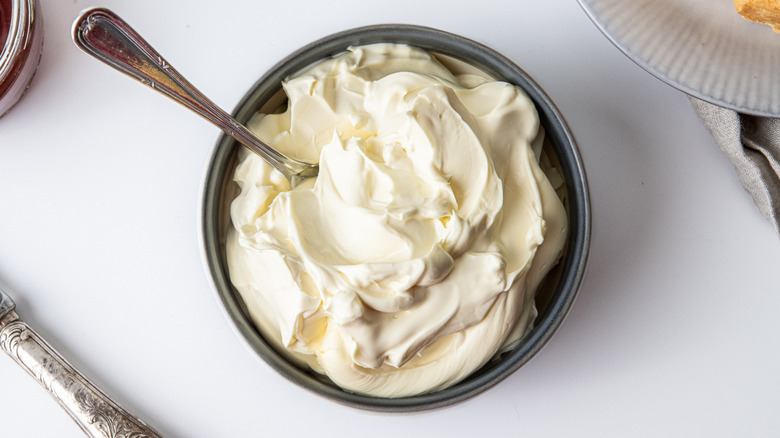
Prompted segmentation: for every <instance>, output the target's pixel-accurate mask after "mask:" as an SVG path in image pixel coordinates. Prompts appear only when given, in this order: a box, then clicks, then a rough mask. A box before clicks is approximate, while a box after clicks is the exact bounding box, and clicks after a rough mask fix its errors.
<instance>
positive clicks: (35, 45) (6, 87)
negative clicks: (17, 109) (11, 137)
mask: <svg viewBox="0 0 780 438" xmlns="http://www.w3.org/2000/svg"><path fill="white" fill-rule="evenodd" d="M42 46H43V22H42V19H41V16H40V8H39V6H38V1H37V0H0V117H2V116H4V115H5V114H6V113H7V112H8V110H10V109H11V108H12V107H13V106H14V105H15V104H16V103H17V102H18V101H19V99H21V98H22V96H23V95H24V93H25V92H26V91H27V89H28V88H29V86H30V82H31V81H32V78H33V76H35V72H36V70H37V69H38V63H39V62H40V60H41V47H42Z"/></svg>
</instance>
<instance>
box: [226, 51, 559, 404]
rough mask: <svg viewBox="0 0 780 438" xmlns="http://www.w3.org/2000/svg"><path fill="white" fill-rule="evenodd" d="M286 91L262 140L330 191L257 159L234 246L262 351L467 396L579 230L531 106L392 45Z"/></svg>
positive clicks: (257, 120) (244, 178)
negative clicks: (453, 387)
mask: <svg viewBox="0 0 780 438" xmlns="http://www.w3.org/2000/svg"><path fill="white" fill-rule="evenodd" d="M283 86H284V91H285V93H286V94H287V97H288V106H287V109H286V110H285V111H284V112H282V113H280V114H269V115H264V114H258V115H257V116H255V117H254V118H253V119H252V120H251V122H250V124H249V126H250V128H251V129H252V130H254V131H255V132H256V133H257V134H258V136H259V137H260V138H262V139H264V140H266V141H268V142H269V143H270V144H272V145H273V146H274V147H276V148H277V149H279V150H280V151H282V152H283V153H285V154H288V155H290V156H292V157H295V158H298V159H301V160H303V161H309V162H318V163H319V165H320V172H319V176H318V177H317V178H316V179H312V180H310V181H308V182H307V184H303V185H300V186H296V187H295V189H292V190H291V188H290V186H289V184H288V183H287V181H286V180H285V179H284V177H283V176H282V175H281V174H279V173H278V172H277V171H276V170H274V169H273V168H271V166H269V165H268V164H266V163H265V162H264V161H263V160H262V159H260V158H258V157H256V156H254V155H252V154H249V153H246V152H242V154H241V157H240V163H239V164H238V166H237V168H236V171H235V176H234V179H235V181H236V182H237V183H238V186H239V187H240V189H241V191H240V194H239V195H238V196H237V197H236V198H235V200H234V201H233V203H232V205H231V218H232V223H233V229H232V231H231V232H230V233H229V236H228V262H229V267H230V275H231V279H232V281H233V283H234V285H235V286H236V288H237V289H238V290H239V291H240V293H241V295H242V297H243V299H244V300H245V302H246V304H247V307H248V309H249V311H250V313H251V315H252V317H253V319H254V320H255V322H256V324H257V325H258V327H259V328H260V330H261V332H262V333H263V334H264V336H265V337H266V338H267V339H269V340H270V341H271V342H273V343H274V344H275V345H276V346H277V348H279V349H280V350H282V351H285V352H286V354H288V355H289V356H290V357H291V358H292V359H293V360H295V361H298V362H300V363H302V364H303V363H305V364H308V365H309V366H310V367H312V368H313V369H315V370H316V371H319V372H322V373H325V374H327V375H328V376H329V377H330V378H331V379H332V380H333V381H334V382H336V383H337V384H338V385H340V386H341V387H343V388H345V389H347V390H350V391H356V392H361V393H366V394H372V395H377V396H387V397H398V396H408V395H414V394H419V393H424V392H429V391H433V390H436V389H440V388H443V387H446V386H448V385H450V384H453V383H455V382H457V381H459V380H461V379H463V378H464V377H466V376H468V375H469V374H470V373H471V372H473V371H474V370H476V369H478V368H479V367H480V366H482V365H483V364H484V363H485V362H486V361H487V360H489V359H490V358H491V357H492V356H494V355H495V354H496V352H498V351H499V350H500V349H501V348H502V347H506V346H507V345H509V344H510V343H512V342H514V341H516V340H517V339H519V338H520V337H521V336H522V335H523V334H524V333H526V332H527V330H528V329H529V328H530V327H531V325H532V322H533V319H534V318H535V316H536V309H535V306H534V300H533V297H534V294H535V291H536V289H537V286H538V285H539V283H540V281H541V279H542V278H543V277H544V275H545V274H546V272H547V271H548V270H549V269H550V268H551V267H552V266H553V265H554V264H555V263H556V261H557V259H558V257H559V255H560V252H561V249H562V247H563V243H564V241H565V238H566V222H567V221H566V215H565V211H564V209H563V206H562V203H561V201H560V199H559V198H558V196H557V195H556V192H555V190H554V188H553V187H552V186H551V184H550V182H549V180H548V178H547V177H546V176H545V174H544V173H543V172H542V170H541V169H540V167H539V164H538V160H539V156H538V155H537V154H535V153H534V149H533V148H532V144H536V145H537V146H538V145H539V144H540V143H539V139H540V132H539V131H540V128H539V119H538V116H537V113H536V110H535V108H534V106H533V104H532V102H531V101H530V99H529V98H528V97H527V96H526V95H525V94H524V93H523V92H522V91H521V90H520V89H519V88H517V87H515V86H513V85H510V84H507V83H504V82H497V81H493V80H490V79H488V78H486V77H484V76H480V75H474V74H462V75H455V74H454V73H453V72H451V71H450V70H448V69H447V68H445V67H444V65H442V63H441V62H439V61H438V60H437V59H436V58H435V57H433V56H432V55H430V54H429V53H427V52H425V51H423V50H420V49H417V48H414V47H410V46H406V45H392V44H378V45H370V46H363V47H355V48H351V49H349V50H348V51H347V52H345V53H344V54H342V55H339V56H336V57H334V58H332V59H328V60H324V61H321V62H319V63H317V64H314V65H312V66H311V67H309V68H307V69H305V70H304V71H302V72H300V73H298V74H296V75H295V76H294V77H291V78H289V79H287V80H286V81H285V82H284V84H283ZM535 141H536V143H535Z"/></svg>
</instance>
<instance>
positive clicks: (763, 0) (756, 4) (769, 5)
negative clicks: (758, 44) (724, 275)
mask: <svg viewBox="0 0 780 438" xmlns="http://www.w3.org/2000/svg"><path fill="white" fill-rule="evenodd" d="M734 5H735V6H736V7H737V12H739V14H740V15H742V16H743V17H745V18H747V19H748V20H750V21H755V22H758V23H763V24H767V25H769V26H772V29H774V30H775V32H777V33H780V0H734Z"/></svg>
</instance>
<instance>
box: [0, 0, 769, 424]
mask: <svg viewBox="0 0 780 438" xmlns="http://www.w3.org/2000/svg"><path fill="white" fill-rule="evenodd" d="M41 3H42V4H41V6H42V12H43V15H44V22H45V44H44V56H43V62H42V64H41V66H40V70H39V72H38V75H37V77H36V78H35V81H34V83H33V86H32V88H31V90H30V92H29V94H28V95H27V96H25V98H24V99H23V100H22V101H21V103H20V104H19V105H18V106H17V107H16V108H15V109H14V110H12V111H11V113H9V114H8V115H7V116H5V117H4V118H2V119H0V286H2V287H3V288H4V289H6V290H8V291H9V292H11V293H12V294H13V296H14V298H15V300H16V302H17V309H18V312H19V314H20V315H21V316H22V318H23V319H25V320H26V321H27V322H28V323H30V324H31V325H32V326H33V327H34V328H36V329H37V330H38V331H39V332H40V333H41V334H42V335H43V336H44V337H45V338H46V339H47V340H48V341H49V342H50V343H51V344H52V345H53V346H54V347H55V348H57V349H58V350H59V351H60V352H62V353H63V354H64V355H65V356H67V357H68V358H69V359H70V361H71V362H72V363H73V364H74V365H75V366H76V367H77V368H79V369H80V370H81V371H82V372H83V373H84V374H86V375H87V376H89V377H90V378H92V379H93V380H94V381H95V382H96V383H97V384H98V385H99V386H101V387H102V388H103V389H104V390H105V391H106V392H108V393H109V394H111V395H113V396H114V397H115V398H116V399H117V400H118V401H119V402H120V403H121V404H123V405H125V406H126V407H128V408H129V409H130V410H132V411H133V412H135V413H137V414H138V415H139V416H141V417H142V418H144V419H145V420H146V421H147V422H149V423H150V424H151V425H153V426H154V427H155V428H157V429H158V430H159V431H160V432H161V433H162V434H163V435H164V436H166V437H193V438H195V437H204V438H205V437H286V436H306V435H310V434H316V435H318V436H340V437H358V436H374V437H383V436H387V437H398V436H425V437H445V436H448V437H452V436H486V435H487V434H491V435H492V434H497V435H499V436H523V437H571V436H600V437H624V436H632V437H643V436H644V437H658V436H685V437H689V436H707V437H714V436H722V437H733V436H741V437H744V436H773V435H775V436H776V434H777V433H780V416H779V415H777V413H778V411H780V377H778V370H780V348H778V345H780V318H778V309H780V277H779V276H778V271H779V270H778V267H779V266H780V239H778V235H777V233H776V232H775V231H774V229H773V228H772V226H771V225H770V224H769V223H768V222H767V221H766V220H764V218H762V217H761V216H760V214H759V213H758V211H757V209H756V208H755V206H754V205H753V203H752V200H751V199H750V197H749V196H748V195H747V193H746V192H744V191H743V189H742V188H741V186H740V184H739V182H738V180H737V177H736V175H735V172H734V170H733V167H732V166H731V164H730V163H729V162H728V160H727V159H726V158H725V157H724V156H723V155H722V153H721V152H720V151H719V150H718V148H717V146H716V145H715V143H714V141H713V140H712V138H711V136H710V134H709V132H707V131H706V129H705V128H704V127H703V125H702V124H701V123H700V121H699V120H698V119H697V117H696V115H695V114H694V112H693V110H692V108H691V106H690V103H689V102H688V99H687V97H686V96H685V95H683V94H682V93H680V92H678V91H676V90H674V89H673V88H671V87H669V86H667V85H665V84H663V83H661V82H660V81H658V80H657V79H655V78H654V77H652V76H651V75H650V74H648V73H646V72H645V71H643V70H641V69H640V68H639V67H637V66H636V65H635V64H633V63H632V62H631V61H630V60H628V59H627V58H626V57H624V56H623V55H622V54H621V53H620V52H619V51H618V50H617V49H616V48H615V47H613V46H612V45H611V44H610V43H609V42H608V40H607V39H606V38H605V37H604V36H603V35H601V34H600V33H599V31H598V30H597V29H596V27H595V26H594V25H593V24H592V23H591V22H590V21H589V20H588V18H587V16H586V15H585V13H584V12H583V11H582V10H581V9H580V7H579V5H578V4H577V3H576V2H575V1H574V0H549V1H530V0H520V1H490V0H481V1H479V2H474V1H468V2H463V1H453V0H449V1H428V2H424V1H420V0H394V1H392V2H385V3H375V4H371V3H367V2H364V1H361V2H356V1H347V0H341V1H337V0H332V1H309V2H301V1H277V2H270V1H250V0H223V1H220V2H214V1H209V2H206V1H200V0H167V1H165V2H161V1H152V0H134V1H119V0H106V1H104V2H102V3H101V4H100V5H102V6H107V7H109V8H111V9H113V10H114V11H116V12H117V13H118V14H120V15H121V16H123V17H124V18H125V19H127V20H128V21H129V22H130V23H131V25H133V26H134V27H135V28H136V30H138V31H139V32H140V33H141V34H143V35H144V36H146V38H147V39H148V40H149V41H150V42H151V43H152V44H153V45H154V46H155V47H157V48H158V49H159V50H160V52H161V53H162V54H163V55H164V56H166V58H167V59H168V61H170V63H171V64H173V65H174V66H175V67H176V68H178V69H179V70H180V71H181V72H182V73H183V74H184V75H185V76H187V77H188V78H189V79H191V81H192V82H193V83H194V84H195V85H196V86H198V87H199V88H200V89H201V90H202V91H203V92H205V94H207V95H209V96H210V97H212V99H213V100H214V101H215V102H217V103H219V104H221V105H222V106H224V107H226V108H228V109H232V108H233V106H234V105H235V103H236V102H237V101H238V100H239V99H240V98H241V96H242V95H243V93H244V92H245V91H246V89H247V88H248V87H249V86H250V85H251V84H252V83H254V81H255V80H256V79H257V78H258V77H259V76H260V75H261V74H262V73H263V72H264V71H265V70H267V69H268V68H269V67H271V66H272V65H273V64H274V63H276V62H277V61H278V60H280V59H281V58H282V57H284V56H285V55H287V54H288V53H290V52H291V51H293V50H294V49H297V48H298V47H300V46H302V45H304V44H306V43H309V42H311V41H313V40H315V39H318V38H320V37H322V36H325V35H327V34H330V33H333V32H336V31H340V30H344V29H347V28H351V27H357V26H362V25H367V24H377V23H387V22H402V23H414V24H422V25H427V26H432V27H437V28H440V29H443V30H447V31H450V32H455V33H458V34H461V35H464V36H466V37H469V38H472V39H475V40H477V41H479V42H482V43H484V44H487V45H488V46H491V47H493V48H495V49H497V50H498V51H500V52H502V53H504V54H505V55H507V56H508V57H509V58H511V59H513V60H514V61H515V62H517V63H518V64H519V65H520V66H522V67H523V68H524V69H525V70H526V71H527V72H528V73H530V74H531V75H532V76H533V77H534V78H535V79H536V80H537V82H539V83H540V85H541V86H542V87H543V88H545V89H546V91H547V92H548V94H549V95H550V96H551V97H552V99H553V100H554V101H555V102H556V103H557V104H558V106H559V107H560V109H561V111H562V112H563V114H564V116H565V117H566V118H567V119H568V122H569V124H570V125H571V128H572V130H573V131H574V133H575V135H576V137H577V139H578V141H579V146H580V149H581V151H582V155H583V159H584V162H585V166H586V168H587V172H588V176H589V180H590V187H591V195H592V199H593V212H594V227H593V240H592V251H591V257H590V265H589V270H588V273H587V275H586V278H585V281H584V284H583V286H582V289H581V291H580V295H579V297H578V300H577V302H576V303H575V306H574V308H573V310H572V312H571V313H570V316H569V318H568V319H567V320H566V322H565V323H564V325H563V326H562V327H561V329H560V331H559V332H558V334H557V335H556V337H555V338H554V339H553V340H552V341H551V343H550V344H548V346H547V347H546V348H545V349H544V350H543V351H542V352H541V353H540V354H539V355H538V356H537V357H536V358H534V359H533V360H532V361H531V362H530V363H529V364H527V365H526V366H525V367H523V368H522V369H521V370H520V371H518V372H517V373H515V374H514V375H512V376H511V377H510V378H509V379H507V380H506V381H504V382H503V383H501V384H500V385H499V386H497V387H496V388H494V389H492V390H490V391H488V392H487V393H485V394H483V395H481V396H479V397H477V398H475V399H472V400H470V401H468V402H466V403H463V404H460V405H457V406H455V407H451V408H447V409H443V410H439V411H435V412H427V413H422V414H416V415H378V414H373V413H366V412H362V411H357V410H354V409H351V408H346V407H342V406H340V405H336V404H334V403H332V402H330V401H327V400H324V399H321V398H319V397H317V396H314V395H311V394H309V393H308V392H305V391H303V390H301V389H299V388H298V387H296V386H294V385H293V384H291V383H289V382H287V381H286V380H283V379H282V378H281V377H279V376H277V375H276V374H274V373H273V372H272V371H270V369H269V368H267V367H266V366H265V365H264V364H262V363H261V362H260V361H259V359H257V358H256V357H255V356H254V355H253V353H251V352H250V351H249V350H248V349H247V348H245V346H244V344H243V341H241V340H240V339H239V338H238V337H237V335H235V333H234V332H233V329H232V328H231V326H230V324H229V323H228V321H227V319H226V318H225V316H224V315H223V312H222V310H221V309H220V307H219V305H218V302H217V299H216V297H215V295H214V294H213V292H212V291H211V289H210V287H209V284H208V281H207V278H206V275H205V273H204V269H203V266H202V263H201V259H200V254H199V246H198V245H199V243H198V239H199V236H198V231H199V230H198V228H197V219H196V218H197V212H198V203H199V197H200V185H201V179H202V176H203V172H204V169H205V166H206V164H207V160H208V158H209V156H210V153H211V149H212V147H213V145H214V143H215V140H216V139H217V136H218V133H217V130H216V128H214V127H213V126H211V125H210V124H209V123H207V122H205V121H202V120H201V119H199V118H198V117H197V116H195V115H193V114H191V113H190V112H189V111H187V110H185V109H183V108H180V107H178V106H177V105H176V104H174V103H173V102H172V101H169V100H168V99H165V98H163V97H161V96H160V95H158V94H156V93H154V92H152V91H151V90H149V89H147V88H145V87H143V86H142V85H140V84H138V83H136V82H134V81H132V80H130V79H128V78H127V77H125V76H124V75H122V74H120V73H118V72H116V71H114V70H112V69H110V68H108V67H106V66H104V65H102V64H100V63H99V62H97V61H95V60H93V59H92V58H90V57H88V56H87V55H85V54H83V53H81V52H80V51H79V50H78V49H76V47H75V46H74V45H73V43H72V42H71V40H70V26H71V23H72V21H73V19H74V18H75V17H76V15H77V14H78V13H79V12H80V11H81V10H83V9H85V8H87V7H89V6H93V4H92V3H88V2H85V1H83V0H60V1H54V0H42V2H41ZM0 436H2V437H3V438H5V437H8V438H26V437H44V436H50V437H54V436H56V437H66V438H67V437H74V438H75V437H80V436H82V433H81V432H80V430H79V429H78V428H77V426H76V425H75V424H74V423H73V422H72V421H71V420H70V418H69V417H68V416H67V415H66V414H65V413H64V411H62V410H61V409H60V408H59V407H58V406H57V404H56V403H55V402H54V401H53V400H52V399H51V398H50V397H49V395H48V394H47V393H46V392H45V391H44V390H43V389H42V388H41V387H39V386H38V384H37V383H36V382H35V381H34V380H32V379H31V378H29V377H28V376H27V375H26V374H25V372H24V371H23V370H22V369H21V368H19V367H18V366H17V365H16V364H15V363H14V362H13V361H12V360H11V359H10V358H7V357H0Z"/></svg>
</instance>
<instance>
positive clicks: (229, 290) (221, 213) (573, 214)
mask: <svg viewBox="0 0 780 438" xmlns="http://www.w3.org/2000/svg"><path fill="white" fill-rule="evenodd" d="M374 43H400V44H409V45H413V46H417V47H420V48H422V49H426V50H428V51H430V52H433V53H436V54H441V55H445V56H450V57H453V58H455V59H457V60H460V61H464V62H466V63H467V64H470V65H472V66H474V67H477V68H478V69H480V70H482V71H483V72H485V73H487V74H489V75H491V76H493V77H495V78H496V79H499V80H503V81H506V82H509V83H512V84H514V85H517V86H519V87H520V88H522V89H523V90H524V91H525V92H526V93H527V94H528V95H529V96H530V98H531V100H532V101H533V102H534V104H535V105H536V109H537V111H538V112H539V117H540V121H541V124H542V126H543V127H544V129H545V132H546V142H547V144H546V145H545V147H546V148H548V153H550V155H551V156H552V159H553V160H556V161H557V163H558V165H559V166H558V167H559V170H560V171H561V173H562V175H563V178H564V186H565V196H564V204H565V206H566V208H567V211H568V214H569V238H568V241H567V243H566V247H565V249H564V254H563V256H562V258H561V261H560V263H559V264H558V265H557V267H556V268H555V269H554V270H553V271H552V272H551V273H550V274H548V276H547V279H546V280H545V283H544V284H543V285H542V288H541V289H540V295H539V296H538V297H537V306H538V308H539V316H538V317H537V318H536V321H535V325H534V328H533V329H532V330H531V331H530V332H529V333H528V334H526V336H525V337H524V338H523V339H522V340H521V341H520V342H519V344H518V345H517V346H515V348H513V349H512V350H510V351H508V352H506V353H504V354H502V355H500V356H499V357H496V358H493V359H492V360H490V361H489V362H488V363H487V364H485V365H484V366H483V367H482V368H481V369H479V370H478V371H476V372H474V373H473V374H472V375H471V376H469V377H468V378H466V379H465V380H463V381H461V382H459V383H457V384H455V385H453V386H450V387H448V388H445V389H442V390H440V391H436V392H433V393H429V394H422V395H417V396H412V397H402V398H381V397H372V396H368V395H362V394H355V393H352V392H348V391H345V390H343V389H341V388H339V387H338V386H336V385H335V384H334V383H333V382H331V381H330V380H329V379H328V378H327V377H325V376H323V375H320V374H318V373H316V372H314V371H311V370H306V369H301V368H299V367H297V366H295V365H293V364H292V363H291V362H289V361H288V360H287V359H286V358H285V357H284V356H283V355H282V354H280V353H279V352H278V351H276V350H275V349H274V348H272V347H271V345H270V344H269V343H268V342H266V340H265V339H264V338H263V337H262V335H260V333H259V332H258V330H257V329H256V327H255V325H254V324H253V322H252V320H251V318H250V317H249V313H248V312H247V310H246V308H245V305H244V303H243V300H242V299H241V297H240V295H239V294H238V292H237V291H236V290H235V289H234V287H233V285H232V284H231V282H230V277H229V272H228V267H227V261H226V255H225V241H226V234H227V230H228V227H229V226H230V217H229V205H230V202H231V201H232V200H233V198H234V197H235V195H236V194H237V193H238V188H237V187H236V184H235V183H234V182H233V181H232V175H233V170H234V169H235V165H236V152H237V150H238V149H239V148H240V147H241V146H240V145H239V144H238V143H237V142H236V141H235V140H233V138H231V137H229V136H227V135H225V134H223V135H222V136H221V137H220V138H219V140H218V141H217V144H216V147H215V149H214V153H213V155H212V158H211V161H210V163H209V164H208V167H207V171H206V175H205V179H204V182H203V193H202V200H201V211H200V215H201V216H200V221H201V233H202V241H201V244H202V251H203V257H204V263H205V265H206V268H207V270H208V273H209V275H210V278H211V281H212V286H213V287H214V289H215V291H216V293H217V295H218V297H219V300H220V301H221V303H222V305H223V306H224V308H225V310H226V312H227V314H228V317H229V319H230V321H231V322H232V324H233V325H234V327H235V328H236V329H237V330H238V332H239V333H240V334H241V336H242V337H243V338H244V340H245V341H246V342H247V343H248V345H249V346H250V347H251V348H252V349H253V350H254V351H255V352H256V353H257V354H258V355H259V356H260V357H261V358H262V359H263V360H264V361H265V362H266V363H267V364H268V365H270V366H271V367H272V368H273V369H274V370H276V371H277V372H278V373H280V374H281V375H282V376H284V377H286V378H287V379H289V380H290V381H292V382H294V383H296V384H298V385H300V386H301V387H303V388H305V389H307V390H310V391H312V392H314V393H316V394H318V395H321V396H324V397H326V398H328V399H330V400H333V401H335V402H338V403H341V404H345V405H348V406H352V407H355V408H360V409H367V410H373V411H383V412H414V411H422V410H428V409H435V408H441V407H445V406H448V405H452V404H455V403H458V402H461V401H464V400H466V399H468V398H471V397H473V396H475V395H477V394H480V393H482V392H484V391H485V390H487V389H489V388H491V387H493V386H494V385H496V384H497V383H499V382H500V381H502V380H503V379H505V378H506V377H508V376H509V375H511V374H512V373H513V372H515V371H516V370H517V369H518V368H520V367H521V366H522V365H523V364H525V363H526V362H528V360H530V359H531V357H533V356H534V355H535V354H536V353H537V352H538V351H539V350H540V349H541V348H542V347H543V346H544V345H545V344H546V343H547V342H548V341H549V340H550V338H551V337H552V336H553V334H554V333H555V331H556V330H557V329H558V327H559V326H560V325H561V323H562V322H563V320H564V318H565V317H566V315H567V313H568V311H569V309H570V308H571V306H572V303H573V301H574V298H575V296H576V294H577V291H578V289H579V287H580V283H581V281H582V278H583V275H584V273H585V268H586V264H587V258H588V251H589V246H590V226H591V225H590V223H591V212H590V200H589V194H588V185H587V180H586V176H585V171H584V169H583V166H582V161H581V158H580V155H579V151H578V149H577V146H576V143H575V140H574V137H573V135H572V133H571V131H570V130H569V128H568V126H567V124H566V122H565V120H564V119H563V117H562V116H561V114H560V112H559V111H558V109H557V108H556V106H555V104H554V103H553V102H552V101H551V100H550V98H549V97H548V96H547V94H546V93H545V92H544V91H543V90H542V89H541V88H540V87H539V85H537V84H536V82H535V81H534V80H533V79H531V77H530V76H528V74H526V73H525V72H524V71H523V70H522V69H521V68H519V67H518V66H517V65H515V64H514V63H513V62H512V61H510V60H509V59H507V58H506V57H504V56H503V55H501V54H499V53H497V52H495V51H494V50H492V49H490V48H488V47H485V46H484V45H481V44H479V43H476V42H474V41H471V40H469V39H466V38H464V37H460V36H457V35H453V34H450V33H447V32H443V31H440V30H436V29H431V28H427V27H421V26H414V25H398V24H387V25H375V26H367V27H361V28H357V29H352V30H347V31H344V32H340V33H337V34H333V35H330V36H327V37H325V38H322V39H320V40H318V41H316V42H314V43H311V44H309V45H307V46H305V47H303V48H301V49H299V50H298V51H296V52H294V53H292V54H291V55H289V56H288V57H287V58H285V59H284V60H282V61H281V62H279V63H278V64H277V65H275V66H274V67H273V68H271V70H270V71H268V72H267V73H266V74H265V75H264V76H262V77H261V78H260V79H259V80H258V81H257V82H256V83H255V84H254V85H253V86H252V87H251V88H250V89H249V91H248V92H247V94H246V95H245V96H244V97H243V99H242V100H241V101H240V102H239V103H238V105H237V106H236V110H235V111H234V112H233V116H234V117H235V118H236V119H237V120H238V121H239V122H241V123H247V121H248V120H249V119H250V118H251V117H252V116H253V115H254V114H255V113H256V112H258V111H264V112H270V111H272V110H274V109H276V108H278V107H279V106H280V105H282V104H283V103H284V102H285V100H286V98H285V96H284V93H283V92H282V91H281V83H282V81H283V80H284V79H285V78H286V77H288V76H290V75H291V74H294V73H296V72H297V71H299V70H301V69H303V68H304V67H307V66H308V65H310V64H312V63H314V62H316V61H319V60H321V59H324V58H327V57H330V56H332V55H335V54H338V53H341V52H343V51H344V50H345V49H347V48H348V47H350V46H359V45H366V44H374Z"/></svg>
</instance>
